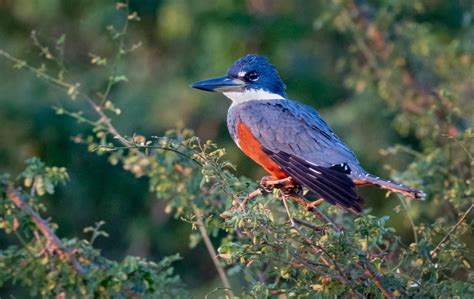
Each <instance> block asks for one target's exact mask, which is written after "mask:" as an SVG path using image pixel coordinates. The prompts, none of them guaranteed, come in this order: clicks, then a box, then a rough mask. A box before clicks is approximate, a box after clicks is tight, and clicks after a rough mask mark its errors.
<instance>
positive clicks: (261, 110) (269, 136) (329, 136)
mask: <svg viewBox="0 0 474 299" xmlns="http://www.w3.org/2000/svg"><path fill="white" fill-rule="evenodd" d="M192 87H193V88H196V89H201V90H205V91H211V92H219V93H222V94H224V95H225V96H226V97H228V98H229V99H231V100H232V105H231V106H230V108H229V111H228V114H227V126H228V129H229V132H230V135H231V136H232V139H233V140H234V141H235V143H236V144H237V146H238V147H239V148H240V149H241V150H242V151H243V152H244V153H245V154H246V155H247V156H249V157H250V158H251V159H253V160H254V161H255V162H257V163H258V164H260V166H262V167H263V168H264V169H265V170H266V171H267V172H269V173H270V174H271V176H272V177H273V178H275V179H285V178H290V179H291V180H292V181H293V182H294V183H296V184H298V185H302V186H304V187H306V188H307V189H309V190H310V191H312V192H314V193H316V194H318V195H319V196H320V197H321V198H323V199H324V200H325V201H327V202H329V203H331V204H335V205H338V206H340V207H343V208H345V209H348V210H352V211H355V212H360V211H361V210H362V199H361V198H360V197H359V195H358V194H357V192H356V188H355V187H356V186H366V185H374V186H379V187H381V188H384V189H387V190H390V191H393V192H398V193H401V194H403V195H406V196H408V197H411V198H417V199H423V198H424V197H425V194H424V192H423V191H421V190H417V189H415V188H412V187H408V186H404V185H401V184H397V183H394V182H391V181H388V180H384V179H381V178H379V177H377V176H374V175H371V174H369V173H368V172H367V171H365V170H364V169H363V168H362V166H361V165H360V163H359V161H358V160H357V158H356V156H355V155H354V153H353V152H352V151H351V150H350V149H349V147H348V146H347V145H346V144H344V143H343V142H342V141H341V139H340V138H339V137H338V136H337V135H336V134H335V133H334V132H333V131H332V130H331V129H330V128H329V126H328V125H327V124H326V122H324V120H323V119H322V118H321V116H320V115H319V114H318V112H316V110H314V109H313V108H311V107H309V106H307V105H304V104H301V103H298V102H295V101H292V100H290V99H288V98H287V95H286V92H285V88H286V87H285V85H284V84H283V82H282V80H281V79H280V76H279V75H278V72H277V70H276V68H275V67H274V66H273V65H272V64H271V63H270V62H269V61H268V60H267V59H266V58H265V57H262V56H259V55H253V54H250V55H247V56H245V57H242V58H240V59H239V60H237V61H236V62H235V63H234V64H233V65H232V66H231V67H230V68H229V70H228V71H227V75H225V76H223V77H218V78H213V79H208V80H204V81H199V82H196V83H194V84H193V85H192Z"/></svg>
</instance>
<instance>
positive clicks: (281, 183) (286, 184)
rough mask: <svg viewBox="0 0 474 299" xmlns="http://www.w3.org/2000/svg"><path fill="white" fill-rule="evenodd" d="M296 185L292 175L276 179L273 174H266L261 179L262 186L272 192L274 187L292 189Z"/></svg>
mask: <svg viewBox="0 0 474 299" xmlns="http://www.w3.org/2000/svg"><path fill="white" fill-rule="evenodd" d="M295 186H296V184H295V183H294V181H293V179H292V178H291V177H290V176H289V177H286V178H283V179H275V178H274V177H272V176H264V177H263V178H262V179H261V180H260V187H261V188H262V189H263V190H265V191H267V192H272V191H273V189H280V190H282V189H290V188H294V187H295Z"/></svg>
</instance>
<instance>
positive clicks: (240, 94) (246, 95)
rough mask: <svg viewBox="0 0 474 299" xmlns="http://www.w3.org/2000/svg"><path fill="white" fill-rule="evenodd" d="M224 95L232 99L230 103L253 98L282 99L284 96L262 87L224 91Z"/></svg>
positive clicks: (252, 99)
mask: <svg viewBox="0 0 474 299" xmlns="http://www.w3.org/2000/svg"><path fill="white" fill-rule="evenodd" d="M223 94H224V95H225V96H226V97H228V98H229V99H231V100H232V105H236V104H239V103H243V102H248V101H254V100H284V99H285V98H284V97H282V96H281V95H279V94H277V93H272V92H269V91H266V90H263V89H248V90H245V91H232V92H224V93H223Z"/></svg>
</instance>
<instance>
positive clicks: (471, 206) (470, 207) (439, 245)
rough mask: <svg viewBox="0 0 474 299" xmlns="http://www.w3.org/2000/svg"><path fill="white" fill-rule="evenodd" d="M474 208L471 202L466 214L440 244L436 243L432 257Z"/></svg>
mask: <svg viewBox="0 0 474 299" xmlns="http://www.w3.org/2000/svg"><path fill="white" fill-rule="evenodd" d="M473 208H474V204H471V205H470V206H469V208H468V209H467V210H466V212H464V214H463V215H462V216H461V218H459V220H458V222H456V224H455V225H454V226H453V227H452V228H451V229H450V230H449V232H448V233H447V234H446V235H445V236H444V238H443V239H442V240H441V241H439V243H438V245H436V247H435V248H434V249H433V250H431V252H430V254H431V256H432V257H436V254H437V251H438V250H439V249H440V248H441V246H443V244H444V243H445V242H446V241H448V239H449V237H450V236H451V235H452V234H453V232H454V231H455V230H456V229H457V228H458V227H459V226H460V225H461V223H463V222H464V220H465V219H466V217H467V216H468V215H469V213H471V211H472V209H473Z"/></svg>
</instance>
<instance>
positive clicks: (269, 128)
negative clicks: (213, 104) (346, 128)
mask: <svg viewBox="0 0 474 299" xmlns="http://www.w3.org/2000/svg"><path fill="white" fill-rule="evenodd" d="M239 121H240V122H242V123H244V124H245V125H246V126H247V127H249V128H250V129H251V131H252V133H253V135H254V136H255V137H256V138H257V139H258V140H259V141H260V143H261V146H262V147H264V148H265V149H267V150H270V151H274V152H286V153H288V154H292V155H296V156H298V157H299V158H301V159H304V160H307V161H309V162H311V163H314V164H315V165H319V166H322V167H332V166H334V165H340V164H344V163H346V164H347V165H348V166H349V167H351V169H353V170H356V171H359V170H362V168H361V166H360V165H359V161H358V160H357V158H356V157H355V155H354V153H353V152H352V151H351V150H350V149H349V148H348V147H347V146H346V145H345V144H344V143H343V142H342V141H341V140H340V138H339V137H338V136H337V135H336V134H335V133H334V132H333V131H332V130H331V129H330V128H329V126H328V125H327V124H326V122H325V121H324V120H323V119H322V118H321V116H320V115H319V114H318V113H317V112H316V111H315V110H314V109H313V108H311V107H309V106H307V105H304V104H301V103H298V102H295V101H292V100H254V101H248V102H244V103H240V104H237V105H233V106H231V108H230V109H229V112H228V116H227V125H228V128H229V132H230V134H231V135H232V137H233V139H234V141H235V142H236V143H237V144H239V140H238V130H237V123H238V122H239Z"/></svg>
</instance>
